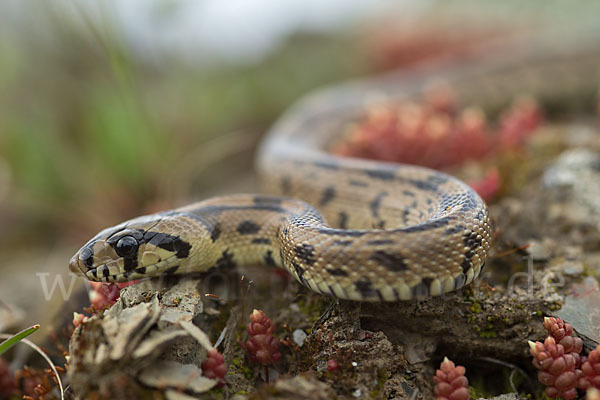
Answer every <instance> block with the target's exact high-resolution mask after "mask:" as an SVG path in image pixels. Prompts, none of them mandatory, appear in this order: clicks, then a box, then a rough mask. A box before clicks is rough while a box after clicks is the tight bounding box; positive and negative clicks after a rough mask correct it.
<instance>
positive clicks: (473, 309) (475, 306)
mask: <svg viewBox="0 0 600 400" xmlns="http://www.w3.org/2000/svg"><path fill="white" fill-rule="evenodd" d="M469 310H470V311H471V312H472V313H475V314H481V312H482V311H483V310H482V309H481V305H480V304H479V302H477V301H473V304H471V307H469Z"/></svg>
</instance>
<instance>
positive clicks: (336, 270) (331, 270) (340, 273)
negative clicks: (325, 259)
mask: <svg viewBox="0 0 600 400" xmlns="http://www.w3.org/2000/svg"><path fill="white" fill-rule="evenodd" d="M327 272H329V273H330V274H331V275H333V276H348V273H347V272H346V271H344V270H343V269H341V268H327Z"/></svg>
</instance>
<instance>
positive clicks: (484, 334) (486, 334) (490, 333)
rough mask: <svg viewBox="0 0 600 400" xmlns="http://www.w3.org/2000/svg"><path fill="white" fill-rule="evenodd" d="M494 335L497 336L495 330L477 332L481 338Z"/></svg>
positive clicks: (493, 336)
mask: <svg viewBox="0 0 600 400" xmlns="http://www.w3.org/2000/svg"><path fill="white" fill-rule="evenodd" d="M496 336H498V334H497V333H496V331H495V330H489V331H483V332H479V337H481V338H495V337H496Z"/></svg>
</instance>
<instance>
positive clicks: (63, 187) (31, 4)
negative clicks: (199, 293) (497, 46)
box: [0, 0, 598, 323]
mask: <svg viewBox="0 0 600 400" xmlns="http://www.w3.org/2000/svg"><path fill="white" fill-rule="evenodd" d="M367 4H368V5H367ZM477 4H478V6H477V7H474V3H472V2H468V1H459V2H452V5H446V3H444V2H435V1H425V2H421V1H417V0H415V1H409V0H404V1H401V2H386V1H383V0H380V1H374V2H364V1H357V0H352V1H350V0H336V1H332V2H323V1H320V2H319V1H316V0H311V1H290V2H277V1H269V0H252V1H250V0H246V1H240V0H235V1H231V2H230V1H228V2H223V1H212V0H210V1H209V0H204V1H197V2H190V1H187V2H186V1H181V2H176V1H167V0H162V1H161V0H155V1H131V2H122V3H119V2H116V1H97V2H77V1H68V0H64V1H53V2H47V1H18V0H8V1H6V2H3V3H2V5H0V254H2V257H1V258H0V302H2V303H4V304H13V305H18V306H19V307H21V308H24V309H28V308H30V307H31V304H32V302H34V303H35V301H36V300H35V299H37V298H39V296H40V294H39V292H40V280H39V279H38V278H37V277H36V275H35V273H36V272H40V271H43V272H45V271H49V272H51V273H63V274H65V276H66V272H67V267H66V266H67V262H68V259H69V257H70V255H71V254H73V252H74V251H75V250H77V248H78V247H79V246H80V245H81V244H82V243H83V242H85V241H86V240H87V239H88V238H89V237H90V236H91V235H93V234H94V233H96V232H97V231H98V230H99V229H101V228H103V227H106V226H110V225H113V224H116V223H118V222H120V221H122V220H124V219H127V218H131V217H134V216H137V215H140V214H143V213H149V212H153V211H157V210H160V209H168V208H170V207H173V206H176V205H181V204H184V203H186V202H187V201H191V200H195V199H201V198H203V197H206V196H208V195H212V194H218V193H220V194H222V193H226V192H233V191H252V190H256V187H255V186H254V182H253V177H252V174H251V169H252V161H253V151H254V148H255V146H256V144H257V143H258V141H259V139H260V136H261V135H262V134H263V133H264V132H265V131H266V130H267V129H268V127H269V126H270V125H271V124H272V123H273V121H274V120H275V119H276V118H277V117H278V116H279V115H280V114H281V113H282V112H283V110H285V109H286V108H287V107H288V106H289V105H290V104H291V103H293V102H294V101H295V100H297V99H298V98H299V97H300V96H302V95H303V94H305V93H307V92H309V91H310V90H311V89H314V88H317V87H320V86H322V85H325V84H328V83H334V82H339V81H343V80H346V79H349V78H353V77H360V76H365V75H370V74H374V73H379V72H382V71H385V70H389V69H392V68H397V67H403V66H407V65H414V64H415V63H418V62H420V61H422V60H426V59H430V58H434V57H439V56H443V55H444V54H446V55H455V54H459V55H462V56H464V54H467V53H468V52H469V50H470V49H471V48H472V47H474V46H476V45H478V44H481V43H485V41H486V40H493V39H494V38H497V37H501V36H505V35H509V34H510V35H515V34H519V32H530V31H532V30H535V29H537V28H538V27H540V26H542V25H543V26H548V25H553V24H554V25H555V26H554V28H556V29H571V28H573V27H578V28H579V27H581V26H584V25H588V26H589V25H593V24H595V23H597V22H596V21H594V20H595V19H596V17H595V16H596V15H598V13H597V12H590V10H589V9H590V8H591V9H592V11H594V9H595V8H598V7H596V6H592V5H590V6H589V7H588V8H586V9H585V10H583V11H582V10H581V9H578V10H573V9H572V8H571V7H570V6H568V5H564V3H559V2H544V3H543V5H542V6H538V5H532V4H528V5H526V6H525V5H522V4H521V2H516V1H514V2H507V3H506V2H504V3H503V4H502V5H500V4H496V3H495V2H489V4H487V3H486V4H479V3H477ZM565 18H566V19H567V20H569V21H571V22H572V21H576V23H575V24H571V25H564V24H563V21H564V20H565ZM557 21H558V22H560V23H556V22H557ZM206 38H211V40H210V41H208V40H205V39H206ZM241 39H245V40H241ZM232 43H233V44H234V45H233V44H232ZM225 50H227V51H225ZM67 283H68V282H67ZM35 304H38V305H39V304H40V303H35ZM42 304H44V303H42ZM41 308H42V309H44V308H45V305H42V307H41ZM41 312H43V311H41ZM39 313H40V311H38V313H37V314H35V313H34V314H33V317H31V318H35V315H38V314H39ZM28 319H30V318H28ZM30 322H32V323H33V322H39V321H36V320H33V321H30Z"/></svg>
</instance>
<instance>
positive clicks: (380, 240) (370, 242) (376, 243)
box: [367, 239, 395, 246]
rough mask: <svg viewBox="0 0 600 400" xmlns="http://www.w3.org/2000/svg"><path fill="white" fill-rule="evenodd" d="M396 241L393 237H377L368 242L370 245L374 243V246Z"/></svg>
mask: <svg viewBox="0 0 600 400" xmlns="http://www.w3.org/2000/svg"><path fill="white" fill-rule="evenodd" d="M394 243H395V242H394V241H393V240H392V239H376V240H369V241H368V242H367V244H368V245H372V246H378V245H384V244H394Z"/></svg>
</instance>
